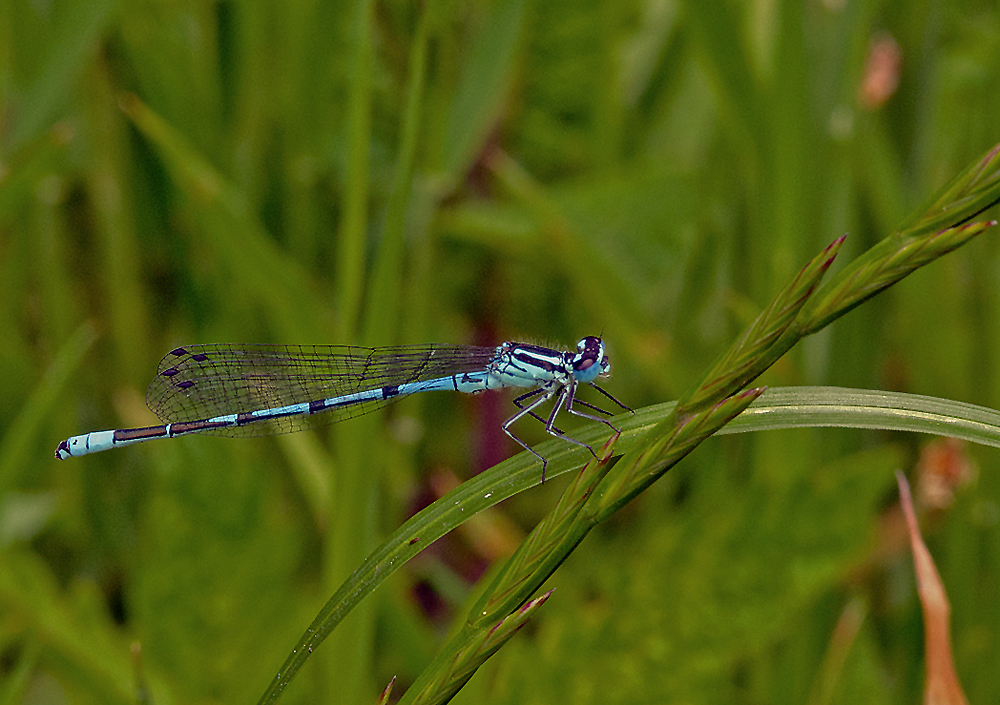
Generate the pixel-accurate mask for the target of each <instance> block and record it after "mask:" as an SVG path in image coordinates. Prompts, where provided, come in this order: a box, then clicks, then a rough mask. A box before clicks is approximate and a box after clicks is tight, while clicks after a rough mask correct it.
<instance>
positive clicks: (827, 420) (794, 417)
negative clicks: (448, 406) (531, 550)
mask: <svg viewBox="0 0 1000 705" xmlns="http://www.w3.org/2000/svg"><path fill="white" fill-rule="evenodd" d="M674 406H675V404H674V403H673V402H669V403H665V404H656V405H653V406H649V407H646V408H645V409H641V410H639V411H637V412H636V413H635V414H634V415H633V414H623V415H621V416H618V417H616V418H615V419H614V420H613V423H614V424H615V426H616V427H618V428H620V429H621V431H622V433H621V437H620V438H619V439H618V442H617V446H616V450H617V451H620V452H627V451H629V450H632V449H634V448H636V447H637V446H638V444H639V443H640V441H641V440H642V439H643V438H644V437H645V435H646V433H647V431H649V430H650V429H652V428H653V427H654V426H655V425H656V424H658V423H660V422H661V421H663V420H664V419H666V418H667V417H668V416H669V415H670V413H671V412H672V411H673V409H674ZM811 427H843V428H868V429H886V430H896V431H911V432H917V433H931V434H936V435H940V436H950V437H953V438H962V439H964V440H968V441H971V442H973V443H979V444H982V445H988V446H993V447H1000V412H997V411H994V410H992V409H988V408H985V407H981V406H976V405H974V404H966V403H963V402H957V401H949V400H946V399H936V398H933V397H925V396H920V395H915V394H902V393H898V392H882V391H877V390H865V389H847V388H841V387H786V388H777V389H771V390H768V391H767V392H765V393H764V394H763V395H762V396H761V397H760V398H759V399H758V400H757V401H755V402H754V403H753V404H752V405H751V406H750V407H749V408H748V409H747V410H746V411H744V412H743V413H742V414H741V415H740V416H738V417H736V418H735V419H734V420H733V421H731V422H730V423H729V424H727V425H726V426H724V427H723V428H722V429H721V430H720V431H719V433H723V434H731V433H746V432H748V431H765V430H774V429H782V428H811ZM608 436H609V434H608V432H607V430H606V428H605V427H604V426H603V425H599V424H592V425H591V426H589V427H588V428H586V429H581V430H580V431H579V433H578V434H577V437H578V438H579V439H580V440H582V441H583V442H585V443H589V444H590V445H591V446H594V447H598V446H599V445H600V444H602V443H603V442H604V441H605V440H607V438H608ZM536 450H537V451H538V452H539V453H541V454H542V455H544V456H545V457H546V458H548V460H549V462H548V468H547V470H546V473H547V475H548V476H549V477H555V476H557V475H561V474H563V473H566V472H570V471H572V470H574V469H576V468H578V467H580V466H581V465H582V464H583V463H584V462H586V460H587V459H588V458H589V453H588V452H587V451H586V449H584V448H580V447H577V446H573V445H571V444H568V443H564V442H562V441H558V440H552V441H547V442H545V443H542V444H540V445H538V446H537V448H536ZM540 482H541V468H540V467H539V463H538V462H537V460H535V458H534V457H533V456H531V455H530V454H529V453H521V454H519V455H517V456H515V457H513V458H511V459H509V460H507V461H505V462H503V463H500V464H498V465H496V466H494V467H493V468H491V469H489V470H487V471H486V472H484V473H481V474H480V475H477V476H476V477H474V478H472V479H470V480H469V481H468V482H465V483H463V484H462V485H460V486H459V487H457V488H455V489H454V490H453V491H452V492H450V493H448V494H447V495H445V496H444V497H442V498H441V499H439V500H437V501H436V502H434V503H433V504H431V505H430V506H429V507H427V508H426V509H424V510H423V511H421V512H420V513H418V514H416V515H415V516H414V517H412V518H411V519H410V520H409V521H407V522H406V523H405V524H403V525H402V526H401V527H399V529H398V530H396V532H395V533H394V534H393V535H392V536H390V537H389V538H388V539H387V540H386V541H385V542H384V543H383V544H382V545H381V546H380V547H379V548H377V549H376V550H375V551H373V552H372V553H371V554H370V555H369V556H368V558H367V559H366V560H365V561H364V563H362V564H361V565H360V566H359V567H358V569H357V570H356V571H355V572H354V574H352V575H351V577H350V578H348V579H347V581H345V582H344V584H343V585H341V587H340V589H339V590H337V592H336V593H335V594H334V595H333V597H331V598H330V600H329V601H328V602H327V603H326V605H324V607H323V609H322V610H321V611H320V613H319V614H318V615H317V616H316V618H315V619H314V620H313V622H312V624H310V625H309V628H308V629H307V630H306V632H305V633H304V634H303V635H302V638H301V639H300V640H299V643H298V644H297V645H296V647H295V649H294V650H293V651H292V653H291V654H290V655H289V656H288V658H287V659H286V661H285V663H284V664H283V666H282V668H281V671H280V672H279V673H278V675H277V676H275V678H274V680H273V681H272V682H271V684H270V686H269V687H268V689H267V691H266V692H265V693H264V695H263V697H261V699H260V703H261V704H265V703H273V702H276V701H277V699H278V697H279V695H280V694H281V692H282V691H283V690H284V689H285V687H286V686H287V685H288V683H289V682H291V680H292V679H293V678H294V676H295V674H296V673H297V672H298V670H299V669H300V668H301V667H302V666H303V664H304V663H305V662H306V660H307V659H308V658H309V657H310V656H311V655H312V652H313V651H314V650H315V648H316V647H317V646H319V644H320V643H321V642H322V641H323V640H324V639H325V638H326V637H327V636H328V635H329V634H330V633H331V632H332V631H333V630H334V629H335V628H336V627H337V625H338V624H339V623H340V622H341V621H342V620H343V619H344V617H345V616H347V614H348V613H349V612H350V611H351V610H352V609H353V608H354V607H355V606H357V605H358V604H359V603H360V602H361V601H362V600H363V599H364V598H365V597H366V596H367V595H369V594H370V593H372V592H373V591H374V590H375V588H377V587H378V586H379V585H381V584H382V583H383V582H384V581H385V579H386V578H388V577H389V576H390V575H391V574H392V573H394V572H395V571H396V570H397V569H399V568H400V567H402V566H403V565H404V564H405V563H406V562H407V561H408V560H410V559H411V558H412V557H413V556H415V555H416V554H417V553H419V552H420V551H421V550H423V549H424V548H426V547H427V546H429V545H430V544H432V543H433V542H434V541H436V540H437V539H439V538H441V537H442V536H444V535H445V534H447V533H448V532H449V531H451V530H452V529H454V528H455V527H457V526H459V525H460V524H462V523H463V522H464V521H466V520H467V519H469V518H470V517H472V516H473V515H475V514H477V513H479V512H481V511H482V510H484V509H488V508H489V507H492V506H493V505H495V504H498V503H499V502H502V501H503V500H505V499H507V498H509V497H511V496H513V495H515V494H517V493H518V492H523V491H524V490H527V489H529V488H531V487H534V486H535V485H537V484H539V483H540Z"/></svg>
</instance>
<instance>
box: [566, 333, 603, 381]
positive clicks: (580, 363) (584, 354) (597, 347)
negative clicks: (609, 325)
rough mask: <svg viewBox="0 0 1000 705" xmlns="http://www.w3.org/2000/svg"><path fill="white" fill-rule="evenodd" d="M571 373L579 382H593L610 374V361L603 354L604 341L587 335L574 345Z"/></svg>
mask: <svg viewBox="0 0 1000 705" xmlns="http://www.w3.org/2000/svg"><path fill="white" fill-rule="evenodd" d="M572 365H573V372H574V373H575V376H576V378H577V379H578V380H580V381H581V382H593V381H594V380H595V379H597V378H598V377H603V376H605V375H607V374H609V373H610V372H611V361H610V360H609V359H608V356H607V355H606V354H605V353H604V341H603V340H601V339H600V338H598V337H597V336H593V335H588V336H587V337H586V338H583V339H582V340H581V341H580V342H579V343H577V344H576V355H574V356H573V359H572Z"/></svg>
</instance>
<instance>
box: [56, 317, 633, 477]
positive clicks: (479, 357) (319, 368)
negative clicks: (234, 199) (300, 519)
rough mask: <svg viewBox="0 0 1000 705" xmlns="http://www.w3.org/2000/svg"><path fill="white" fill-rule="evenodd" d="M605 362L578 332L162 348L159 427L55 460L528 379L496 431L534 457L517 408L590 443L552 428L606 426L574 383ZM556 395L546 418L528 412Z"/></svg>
mask: <svg viewBox="0 0 1000 705" xmlns="http://www.w3.org/2000/svg"><path fill="white" fill-rule="evenodd" d="M610 371H611V363H610V361H609V360H608V356H607V354H606V353H605V351H604V342H603V341H602V340H601V339H600V338H598V337H595V336H587V337H586V338H583V339H582V340H581V341H580V342H579V343H577V346H576V352H560V351H558V350H551V349H549V348H543V347H540V346H537V345H526V344H523V343H513V342H507V343H503V344H502V345H498V346H497V347H495V348H491V347H478V346H472V345H407V346H398V347H387V348H361V347H350V346H343V345H225V344H220V345H190V346H184V347H180V348H177V349H176V350H172V351H170V352H169V353H167V354H166V355H165V356H164V357H163V359H162V360H161V361H160V365H159V367H158V368H157V371H156V377H155V378H154V379H153V382H152V383H151V384H150V385H149V389H148V390H147V392H146V404H147V405H148V406H149V408H150V409H151V410H152V411H153V413H155V414H156V415H157V416H158V417H159V418H160V420H161V421H163V425H160V426H148V427H145V428H126V429H118V430H112V431H95V432H93V433H87V434H84V435H82V436H73V437H72V438H69V439H67V440H65V441H63V442H62V443H60V444H59V447H58V448H56V457H57V458H59V459H60V460H64V459H66V458H70V457H75V456H79V455H85V454H87V453H96V452H98V451H102V450H108V449H110V448H117V447H119V446H125V445H130V444H132V443H139V442H140V441H148V440H152V439H154V438H174V437H176V436H183V435H186V434H188V433H209V434H214V435H220V436H264V435H270V434H276V433H287V432H291V431H299V430H302V429H304V428H310V427H313V426H320V425H323V424H329V423H333V422H336V421H342V420H344V419H349V418H353V417H355V416H360V415H361V414H366V413H368V412H370V411H373V410H375V409H378V408H380V407H382V406H384V405H385V404H388V403H389V402H392V401H395V400H397V399H400V398H401V397H404V396H406V395H408V394H416V393H417V392H430V391H437V390H446V391H455V392H467V393H476V392H481V391H485V390H488V389H500V388H503V387H534V389H532V390H531V391H529V392H527V393H525V394H522V395H521V396H519V397H517V398H516V399H515V400H514V404H515V405H516V406H517V408H518V410H517V412H516V413H515V414H514V415H513V416H511V417H510V418H509V419H507V420H506V421H505V422H504V423H503V426H502V428H503V430H504V432H505V433H506V434H507V435H508V436H510V437H511V438H513V439H514V440H515V441H517V442H518V443H519V444H520V445H521V446H522V447H523V448H524V449H525V450H527V451H528V452H529V453H531V454H532V455H534V456H535V457H536V458H538V459H539V460H540V461H541V462H542V479H543V480H544V478H545V465H546V460H545V458H543V457H542V456H541V455H540V454H538V453H537V452H536V451H535V450H534V449H532V448H531V447H530V446H528V444H527V443H525V442H524V441H522V440H521V439H520V438H518V437H517V436H516V435H514V433H513V432H512V431H511V428H510V427H511V425H512V424H514V423H515V422H516V421H518V420H519V419H521V418H523V417H525V416H531V417H533V418H535V419H538V420H539V421H541V422H542V423H544V424H545V430H546V431H547V432H548V433H550V434H551V435H553V436H555V437H557V438H561V439H563V440H565V441H568V442H570V443H575V444H576V445H579V446H583V447H585V448H588V449H590V451H591V453H593V449H591V448H590V446H588V445H587V444H586V443H583V442H582V441H578V440H576V439H575V438H572V437H571V436H568V435H566V434H565V433H563V432H562V431H561V430H559V429H558V428H557V427H556V425H555V422H556V417H557V416H558V414H559V412H560V410H562V409H565V410H566V411H567V412H569V413H571V414H574V415H576V416H581V417H583V418H585V419H590V420H592V421H600V422H601V423H604V424H606V425H608V426H609V427H611V428H612V429H614V430H617V429H615V427H614V426H613V425H612V424H611V422H610V421H608V420H607V419H606V418H602V417H601V416H595V415H593V414H589V413H587V412H584V411H580V410H579V409H578V408H577V406H583V407H586V408H588V409H591V410H594V411H596V412H598V413H599V414H603V415H605V416H608V415H610V413H609V412H607V411H605V410H603V409H601V408H599V407H597V406H594V405H593V404H589V403H587V402H585V401H582V400H580V399H577V397H576V393H577V388H578V387H579V386H580V385H581V384H589V385H591V386H592V387H594V388H595V389H597V390H598V391H599V392H600V393H601V394H603V395H604V396H606V397H607V398H608V399H610V400H611V401H613V402H614V403H615V404H617V405H618V406H620V407H621V408H622V409H625V410H629V411H630V409H629V408H628V407H627V406H625V405H624V404H622V403H621V402H620V401H618V400H617V399H615V398H614V397H613V396H611V394H609V393H608V392H606V391H605V390H603V389H601V388H600V387H598V386H597V384H596V380H597V379H598V378H599V377H606V376H608V374H609V373H610ZM551 399H555V402H554V403H553V406H552V409H551V411H550V412H549V414H548V416H547V417H544V418H543V417H542V416H539V415H538V413H536V410H537V409H539V407H541V406H542V405H544V404H545V403H546V402H548V401H549V400H551Z"/></svg>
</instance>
